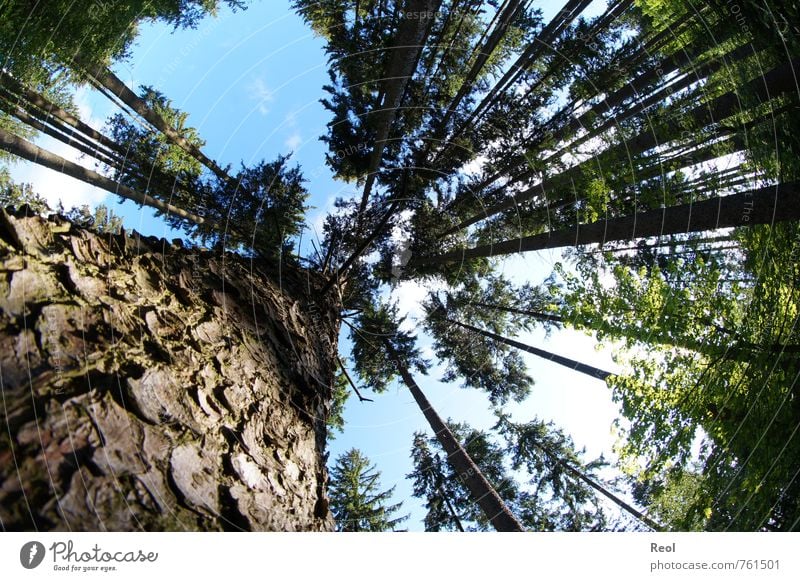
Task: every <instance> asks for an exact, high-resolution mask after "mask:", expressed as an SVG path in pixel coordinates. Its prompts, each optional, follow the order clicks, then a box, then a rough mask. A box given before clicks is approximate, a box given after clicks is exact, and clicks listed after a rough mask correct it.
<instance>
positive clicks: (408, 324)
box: [392, 280, 428, 331]
mask: <svg viewBox="0 0 800 581" xmlns="http://www.w3.org/2000/svg"><path fill="white" fill-rule="evenodd" d="M427 296H428V289H427V288H426V287H425V285H422V284H420V283H419V282H416V281H413V280H404V281H403V282H401V283H400V284H399V285H397V288H395V289H394V292H393V293H392V297H393V298H395V299H397V309H398V311H399V314H400V316H403V317H406V320H405V321H403V324H402V325H401V326H400V328H401V330H403V331H415V330H416V329H417V327H418V326H419V323H418V321H420V320H422V319H423V315H424V313H423V311H422V301H424V300H425V297H427Z"/></svg>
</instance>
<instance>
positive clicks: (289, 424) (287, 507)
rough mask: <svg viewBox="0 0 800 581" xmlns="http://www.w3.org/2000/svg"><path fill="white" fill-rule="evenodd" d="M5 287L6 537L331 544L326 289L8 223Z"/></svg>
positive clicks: (0, 501)
mask: <svg viewBox="0 0 800 581" xmlns="http://www.w3.org/2000/svg"><path fill="white" fill-rule="evenodd" d="M278 272H279V273H280V277H279V279H278V276H277V275H276V274H275V273H278ZM0 274H1V276H0V345H1V346H0V381H1V384H0V385H2V408H1V410H2V412H1V413H2V416H0V421H2V422H3V425H4V429H3V430H2V433H0V526H1V527H2V529H4V530H69V531H86V530H111V531H127V530H281V531H292V530H308V531H320V530H331V529H332V526H333V520H332V518H331V516H330V515H329V513H328V501H327V497H326V493H325V487H326V481H327V471H326V468H325V458H324V447H325V437H326V425H325V419H326V416H327V414H328V410H329V406H330V399H331V389H332V385H333V378H334V365H335V361H336V351H337V342H336V341H337V336H338V322H337V318H336V313H335V310H334V309H333V306H332V305H329V304H326V303H322V302H315V300H316V301H321V300H324V299H323V298H321V297H322V295H321V294H319V293H318V290H319V287H320V286H321V284H322V280H321V279H319V278H318V277H315V276H314V275H313V274H311V273H308V272H300V271H298V270H297V269H293V268H291V267H289V266H287V265H282V266H281V268H280V270H278V268H277V267H275V268H272V269H267V268H266V267H263V266H261V265H258V264H253V263H252V262H250V261H246V260H244V259H242V258H240V257H238V256H236V255H233V254H229V253H228V254H225V255H222V256H220V255H218V254H215V253H212V252H211V251H208V250H198V249H185V248H183V247H182V245H181V244H179V243H178V242H176V244H175V245H172V244H170V243H168V242H167V241H165V240H158V239H156V238H154V237H149V238H144V237H141V236H139V235H138V234H135V233H134V235H133V236H132V237H131V236H128V235H126V234H125V233H124V232H123V233H122V234H120V235H111V236H102V237H101V236H99V235H96V234H94V233H92V232H90V231H87V230H84V229H81V228H78V227H76V226H74V225H71V224H70V223H69V222H66V221H64V220H63V218H60V217H51V218H50V219H48V220H45V219H42V218H40V217H38V216H37V217H24V216H23V215H22V213H19V214H14V215H9V214H7V213H6V212H4V211H0ZM312 297H314V298H313V299H312Z"/></svg>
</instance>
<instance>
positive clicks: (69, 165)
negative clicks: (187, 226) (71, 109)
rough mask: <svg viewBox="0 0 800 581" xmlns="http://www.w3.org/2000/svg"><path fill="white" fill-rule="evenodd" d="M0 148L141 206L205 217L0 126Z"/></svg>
mask: <svg viewBox="0 0 800 581" xmlns="http://www.w3.org/2000/svg"><path fill="white" fill-rule="evenodd" d="M0 150H4V151H7V152H9V153H13V154H14V155H16V156H19V157H21V158H22V159H25V160H28V161H30V162H31V163H35V164H37V165H41V166H42V167H46V168H48V169H52V170H53V171H57V172H59V173H63V174H65V175H68V176H70V177H72V178H75V179H76V180H80V181H82V182H84V183H87V184H89V185H91V186H95V187H97V188H100V189H102V190H105V191H107V192H109V193H111V194H117V195H118V196H121V197H123V198H126V199H128V200H131V201H133V202H136V203H137V204H144V205H145V206H150V207H151V208H155V209H157V210H161V211H162V212H164V213H170V214H174V215H176V216H180V217H181V218H184V219H185V220H189V221H190V222H194V223H195V224H203V223H204V222H205V219H204V218H203V217H202V216H197V215H196V214H192V213H191V212H187V211H186V210H183V209H182V208H178V207H177V206H173V205H172V204H168V203H166V202H162V201H161V200H159V199H157V198H154V197H152V196H149V195H147V194H142V193H141V192H137V191H136V190H133V189H131V188H129V187H128V186H126V185H124V184H121V183H118V182H115V181H114V180H112V179H109V178H107V177H106V176H104V175H101V174H99V173H97V172H96V171H92V170H90V169H86V168H85V167H83V166H82V165H78V164H77V163H74V162H71V161H69V160H68V159H64V158H63V157H61V156H59V155H56V154H55V153H52V152H50V151H47V150H46V149H42V148H41V147H39V146H38V145H34V144H33V143H31V142H30V141H26V140H24V139H22V138H20V137H17V136H16V135H14V134H12V133H9V132H8V131H6V130H5V129H2V128H0Z"/></svg>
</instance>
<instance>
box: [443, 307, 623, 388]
mask: <svg viewBox="0 0 800 581" xmlns="http://www.w3.org/2000/svg"><path fill="white" fill-rule="evenodd" d="M447 321H448V322H450V323H453V324H454V325H458V326H459V327H463V328H464V329H467V330H468V331H472V332H473V333H477V334H478V335H483V336H484V337H488V338H489V339H492V340H494V341H497V342H499V343H505V344H506V345H508V346H509V347H514V348H515V349H519V350H520V351H525V352H526V353H530V354H531V355H536V356H537V357H541V358H542V359H547V360H548V361H552V362H553V363H558V364H559V365H563V366H564V367H568V368H569V369H572V370H574V371H578V372H580V373H583V374H584V375H588V376H589V377H594V378H596V379H601V380H603V381H605V380H606V379H607V378H608V377H609V376H611V375H613V373H609V372H608V371H603V370H602V369H598V368H597V367H593V366H591V365H587V364H586V363H581V362H580V361H575V360H574V359H570V358H569V357H563V356H562V355H556V354H555V353H550V352H549V351H545V350H544V349H539V348H538V347H533V346H531V345H526V344H525V343H520V342H519V341H515V340H514V339H509V338H508V337H503V336H502V335H498V334H497V333H492V332H491V331H486V330H484V329H479V328H478V327H473V326H472V325H468V324H467V323H460V322H459V321H455V320H453V319H447Z"/></svg>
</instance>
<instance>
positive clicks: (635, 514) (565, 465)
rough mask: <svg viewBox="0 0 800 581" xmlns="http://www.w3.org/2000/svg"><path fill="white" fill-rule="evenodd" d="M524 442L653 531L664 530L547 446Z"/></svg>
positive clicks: (532, 441)
mask: <svg viewBox="0 0 800 581" xmlns="http://www.w3.org/2000/svg"><path fill="white" fill-rule="evenodd" d="M526 442H528V443H530V444H531V445H533V446H536V447H537V448H539V449H540V450H541V451H542V452H544V453H545V454H546V455H547V456H549V457H550V460H551V461H554V462H556V463H557V464H559V465H561V466H562V467H563V468H565V469H566V470H567V472H569V473H570V474H572V475H573V476H576V477H577V478H579V479H580V480H582V481H583V482H585V483H586V484H588V485H589V486H591V487H592V488H594V489H595V490H596V491H598V492H599V493H600V494H602V495H603V496H605V497H606V498H608V499H609V500H610V501H611V502H613V503H614V504H616V505H617V506H618V507H620V508H621V509H622V510H624V511H625V512H627V513H628V514H630V515H632V516H633V517H635V518H636V519H637V520H639V521H641V522H643V523H644V524H646V525H647V526H649V527H650V528H651V529H653V530H654V531H663V530H664V527H663V526H662V525H660V524H658V523H657V522H655V521H654V520H653V519H651V518H650V517H648V516H647V515H645V514H644V513H642V512H641V511H639V510H636V509H635V508H634V507H633V506H631V505H630V504H628V503H627V502H625V501H624V500H622V499H621V498H620V497H618V496H617V495H616V494H614V493H613V492H611V491H610V490H607V489H606V488H605V487H604V486H602V485H601V484H599V483H597V482H595V481H594V480H593V479H591V478H589V477H588V476H586V475H585V474H584V473H583V472H582V471H581V470H578V469H577V468H574V467H573V466H571V465H570V464H569V463H568V462H567V461H566V460H563V459H562V458H559V457H558V456H557V455H555V454H553V452H552V451H551V450H550V449H549V448H547V447H546V446H544V445H542V444H540V443H538V442H536V441H534V440H531V439H528V440H526Z"/></svg>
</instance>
